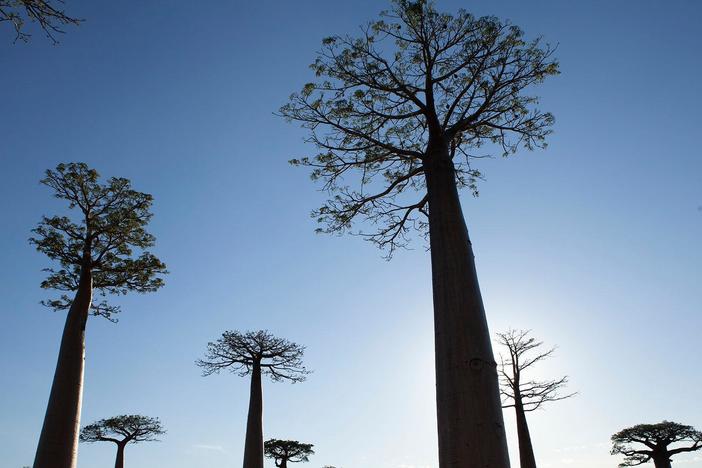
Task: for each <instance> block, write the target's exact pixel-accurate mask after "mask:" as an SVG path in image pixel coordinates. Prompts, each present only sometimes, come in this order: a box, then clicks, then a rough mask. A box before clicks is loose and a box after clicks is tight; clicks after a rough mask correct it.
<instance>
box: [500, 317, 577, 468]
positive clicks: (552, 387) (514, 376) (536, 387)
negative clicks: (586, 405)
mask: <svg viewBox="0 0 702 468" xmlns="http://www.w3.org/2000/svg"><path fill="white" fill-rule="evenodd" d="M529 333H530V332H529V331H524V330H520V331H517V330H509V331H507V332H506V333H498V334H497V337H498V339H499V343H500V344H501V345H502V346H504V347H505V348H507V351H508V352H509V357H508V358H507V359H506V360H505V359H504V358H502V357H500V361H501V363H500V377H501V379H500V380H501V382H500V383H501V386H500V387H501V388H500V393H501V394H502V397H503V401H502V407H503V408H514V411H515V415H516V417H517V437H518V439H519V463H520V467H521V468H536V458H535V457H534V447H533V445H532V442H531V436H530V435H529V425H528V424H527V419H526V413H527V412H529V411H534V410H537V409H539V408H541V406H542V405H543V404H544V403H547V402H551V401H558V400H564V399H566V398H570V397H572V396H574V395H575V393H569V394H566V395H563V394H561V393H560V392H561V391H562V389H563V388H564V387H565V386H566V384H567V383H568V377H567V376H563V377H561V378H559V379H556V380H530V379H527V378H526V377H525V376H524V373H525V371H526V370H527V369H531V367H532V366H533V365H534V364H536V363H538V362H540V361H543V360H544V359H547V358H549V357H551V355H552V354H553V352H554V351H555V348H551V349H549V350H547V351H541V350H539V349H538V348H540V347H541V345H543V342H541V341H536V339H535V338H533V337H531V336H529Z"/></svg>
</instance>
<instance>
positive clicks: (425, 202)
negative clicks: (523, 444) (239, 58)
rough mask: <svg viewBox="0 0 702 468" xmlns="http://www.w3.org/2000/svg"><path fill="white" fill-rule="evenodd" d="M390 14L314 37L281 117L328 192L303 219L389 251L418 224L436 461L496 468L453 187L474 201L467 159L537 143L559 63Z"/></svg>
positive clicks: (499, 433) (498, 26) (482, 344)
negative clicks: (294, 129)
mask: <svg viewBox="0 0 702 468" xmlns="http://www.w3.org/2000/svg"><path fill="white" fill-rule="evenodd" d="M393 6H394V8H393V9H392V11H389V12H384V13H382V15H381V18H380V19H379V20H378V21H374V22H371V23H369V24H367V25H366V26H364V27H363V28H362V31H361V33H360V35H358V36H356V37H351V36H332V37H328V38H326V39H324V40H323V41H322V48H321V51H320V52H318V54H317V59H316V60H315V62H314V63H313V64H312V65H311V68H312V69H313V71H314V72H315V74H316V76H317V77H318V78H317V80H316V81H315V82H311V83H307V84H306V85H304V87H303V88H302V90H301V91H300V92H299V93H295V94H293V95H292V96H291V97H290V101H289V102H288V103H287V104H286V105H284V106H283V107H282V108H281V109H280V114H281V115H282V116H284V117H285V118H287V119H288V120H290V121H296V122H299V123H300V124H301V125H302V126H303V127H304V128H305V129H306V130H307V131H308V132H309V138H308V141H309V142H311V143H312V144H314V145H315V146H316V147H317V148H318V150H319V152H318V153H317V154H316V156H311V157H304V158H300V159H293V160H291V163H292V164H293V165H296V166H305V167H308V168H310V169H311V176H312V179H313V180H316V181H319V182H321V183H322V187H323V188H324V189H326V190H327V191H328V192H329V194H330V197H329V199H328V200H327V201H326V202H325V203H324V204H323V205H322V206H321V207H320V208H319V209H317V210H316V211H314V212H313V216H314V217H316V219H317V220H318V222H319V223H320V227H319V228H318V231H320V232H328V233H341V232H351V233H354V234H358V235H360V236H362V237H363V238H365V239H367V240H369V241H371V242H374V243H375V244H377V245H378V246H379V247H381V248H384V249H385V251H386V252H387V255H388V256H390V255H392V253H393V252H394V251H395V250H396V249H397V248H398V247H403V246H405V245H406V243H407V242H408V241H409V239H410V237H411V236H410V232H411V231H412V230H414V229H415V228H416V229H418V230H419V231H420V232H422V233H424V234H428V237H429V247H430V250H431V266H432V284H433V295H434V333H435V340H434V342H435V347H436V353H435V359H436V401H437V423H438V439H439V465H440V467H441V468H449V467H451V468H453V467H460V468H469V467H483V466H491V467H493V468H504V467H507V466H509V458H508V452H507V443H506V440H505V431H504V423H503V418H502V409H501V405H500V394H499V388H498V376H497V368H496V362H495V358H494V355H493V351H492V346H491V342H490V333H489V330H488V326H487V320H486V316H485V309H484V307H483V301H482V297H481V294H480V287H479V284H478V277H477V273H476V268H475V262H474V254H473V250H472V245H471V242H470V238H469V236H468V230H467V227H466V222H465V218H464V216H463V212H462V209H461V203H460V198H459V193H458V190H459V189H462V188H467V189H469V190H471V191H472V192H473V193H474V194H477V181H478V179H480V178H481V177H482V175H481V173H480V172H479V171H478V170H477V169H476V168H474V167H473V163H474V162H475V160H476V158H479V157H485V156H489V155H490V154H492V153H493V152H498V153H499V154H502V155H504V156H507V155H510V154H513V153H515V152H516V151H517V150H518V149H519V148H526V149H533V148H538V147H544V146H545V145H546V143H545V138H546V136H547V135H548V134H549V133H550V127H551V125H552V124H553V121H554V119H553V117H552V115H551V114H550V113H546V112H542V111H540V110H539V109H538V108H537V107H536V104H537V102H538V100H537V98H536V97H534V96H533V95H531V94H529V93H530V92H531V91H533V89H534V88H535V85H537V84H539V83H541V82H542V81H543V80H544V79H545V78H546V77H548V76H550V75H555V74H557V73H558V65H557V63H556V61H555V60H553V58H552V52H553V51H552V49H551V48H550V47H549V46H547V45H543V44H542V42H541V41H540V40H539V39H535V40H531V41H527V40H526V39H525V38H524V35H523V33H522V31H521V29H519V28H518V27H517V26H515V25H512V24H510V23H509V22H503V21H500V20H499V19H497V18H495V17H482V18H476V17H474V16H473V15H471V14H470V13H468V12H466V11H464V10H459V11H458V13H457V14H455V15H451V14H447V13H440V12H438V11H437V10H436V9H435V7H434V4H433V3H432V2H431V1H424V0H420V1H414V2H413V1H408V0H395V1H393ZM354 174H356V175H357V177H356V178H355V179H354ZM353 180H355V186H354V185H353V184H352V181H353ZM357 222H361V223H362V224H363V228H361V229H360V230H357V231H355V230H354V226H355V225H357V224H356V223H357Z"/></svg>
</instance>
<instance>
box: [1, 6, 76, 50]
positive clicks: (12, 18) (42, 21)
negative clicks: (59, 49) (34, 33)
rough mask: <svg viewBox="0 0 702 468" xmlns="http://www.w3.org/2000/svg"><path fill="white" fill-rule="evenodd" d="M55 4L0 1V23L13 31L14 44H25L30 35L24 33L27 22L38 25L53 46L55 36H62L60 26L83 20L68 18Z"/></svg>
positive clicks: (74, 23) (55, 41)
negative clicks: (19, 42) (6, 24)
mask: <svg viewBox="0 0 702 468" xmlns="http://www.w3.org/2000/svg"><path fill="white" fill-rule="evenodd" d="M57 3H63V2H62V1H61V0H58V2H53V1H52V0H0V23H4V22H8V23H10V24H11V25H12V27H13V28H14V30H15V42H17V41H18V40H20V41H23V42H27V41H29V38H30V37H31V34H29V33H27V32H26V31H25V23H26V22H27V20H29V21H30V22H32V23H38V24H39V27H41V29H42V30H43V31H44V33H45V34H46V36H47V37H48V38H49V39H50V40H51V42H53V43H54V44H56V43H58V41H57V40H56V37H55V34H63V33H64V31H63V29H61V28H62V26H64V25H68V24H72V25H76V26H77V25H78V24H80V23H81V22H82V21H83V20H81V19H78V18H74V17H71V16H68V15H67V14H66V12H65V11H64V10H63V9H62V8H60V7H59V6H58V5H56V4H57Z"/></svg>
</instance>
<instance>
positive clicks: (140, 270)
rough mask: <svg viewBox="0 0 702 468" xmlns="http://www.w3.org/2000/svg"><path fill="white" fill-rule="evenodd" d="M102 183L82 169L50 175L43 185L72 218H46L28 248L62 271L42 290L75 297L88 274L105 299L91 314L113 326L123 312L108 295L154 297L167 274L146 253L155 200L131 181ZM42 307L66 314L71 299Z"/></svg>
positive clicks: (63, 168)
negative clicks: (59, 292)
mask: <svg viewBox="0 0 702 468" xmlns="http://www.w3.org/2000/svg"><path fill="white" fill-rule="evenodd" d="M99 179H100V176H99V174H98V172H97V171H95V170H94V169H90V168H89V167H88V166H87V165H86V164H84V163H69V164H59V165H58V166H57V167H56V170H47V171H46V177H45V178H44V179H42V180H41V183H42V184H44V185H46V186H47V187H49V188H51V189H52V190H53V192H54V197H55V198H58V199H60V200H63V201H65V202H67V203H68V208H69V209H70V210H72V213H73V215H72V216H70V217H69V216H44V217H42V220H41V221H40V222H39V225H38V226H37V227H36V228H35V229H33V230H32V232H33V234H34V235H33V236H32V237H31V238H30V239H29V242H30V243H31V244H33V245H34V246H35V247H36V249H37V250H38V251H40V252H42V253H44V254H46V255H47V256H48V257H49V258H50V259H51V260H54V261H55V262H57V263H58V265H59V268H46V269H45V270H44V271H46V272H47V273H48V274H49V275H48V277H47V278H46V279H45V280H44V281H43V282H42V283H41V287H42V288H45V289H55V290H58V291H64V292H72V291H76V290H77V288H78V284H79V280H80V276H81V272H83V271H90V273H91V275H92V279H93V289H94V290H95V291H96V292H97V295H98V296H99V297H100V298H101V300H99V301H97V302H94V303H93V304H92V307H91V312H92V314H94V315H100V316H103V317H106V318H108V319H110V320H112V321H115V319H114V314H115V313H117V312H118V311H119V308H118V307H117V306H115V305H110V304H108V303H107V301H106V299H105V298H106V297H107V296H108V295H124V294H127V293H128V292H130V291H134V292H139V293H147V292H152V291H155V290H157V289H158V288H160V287H161V286H163V279H162V277H161V276H162V275H164V274H166V273H167V270H166V266H165V265H164V264H163V262H161V260H159V259H158V258H157V257H156V256H155V255H153V254H152V253H150V252H149V251H148V250H146V249H148V248H149V247H152V246H153V245H154V243H155V238H154V236H153V235H151V234H150V233H148V232H147V231H146V225H147V224H148V223H149V221H150V220H151V217H152V213H151V211H150V209H151V205H152V202H153V197H152V196H151V195H149V194H147V193H142V192H137V191H135V190H133V189H132V188H131V183H130V181H129V180H128V179H124V178H118V177H112V178H110V179H108V180H107V181H106V182H105V183H101V181H100V180H99ZM42 303H43V304H44V305H47V306H49V307H51V308H53V309H55V310H64V309H67V308H69V307H70V305H71V299H70V297H69V296H68V295H66V294H63V295H61V296H60V297H59V298H57V299H51V300H48V301H43V302H42Z"/></svg>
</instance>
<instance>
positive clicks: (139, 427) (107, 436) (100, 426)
mask: <svg viewBox="0 0 702 468" xmlns="http://www.w3.org/2000/svg"><path fill="white" fill-rule="evenodd" d="M165 433H166V431H165V430H164V429H163V426H162V425H161V421H159V419H158V418H150V417H147V416H141V415H138V414H130V415H121V416H115V417H112V418H108V419H101V420H99V421H97V422H95V423H93V424H89V425H87V426H85V427H84V428H83V430H82V431H81V433H80V441H81V442H114V443H116V444H125V443H133V444H136V443H139V442H151V441H156V440H158V439H157V436H159V435H162V434H165Z"/></svg>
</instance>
